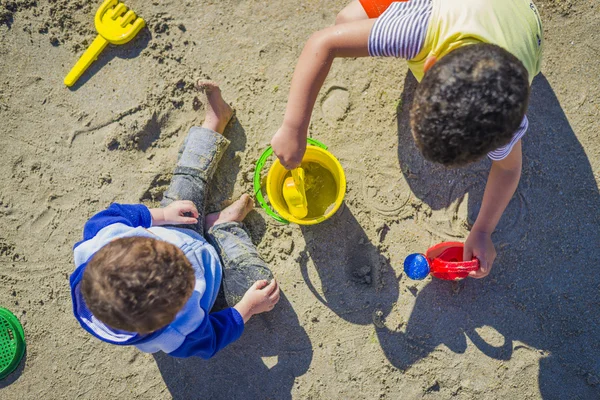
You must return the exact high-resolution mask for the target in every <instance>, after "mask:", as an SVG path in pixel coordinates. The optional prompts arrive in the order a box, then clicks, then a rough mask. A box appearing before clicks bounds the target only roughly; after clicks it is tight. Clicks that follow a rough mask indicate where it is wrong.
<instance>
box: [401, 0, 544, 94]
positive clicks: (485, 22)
mask: <svg viewBox="0 0 600 400" xmlns="http://www.w3.org/2000/svg"><path fill="white" fill-rule="evenodd" d="M474 43H491V44H495V45H498V46H500V47H502V48H504V49H505V50H507V51H508V52H510V53H511V54H513V55H514V56H515V57H517V58H518V59H519V60H520V61H521V62H522V63H523V65H524V66H525V68H526V69H527V72H528V73H529V83H530V84H531V82H532V81H533V78H534V77H535V76H536V75H537V74H538V73H539V72H540V65H541V60H542V44H543V28H542V23H541V19H540V16H539V13H538V10H537V8H536V6H535V5H534V4H533V2H532V1H530V0H433V1H432V4H431V17H430V19H429V24H428V27H427V34H426V37H425V41H424V43H423V46H422V47H421V49H420V51H419V53H418V54H417V55H416V56H415V57H414V58H411V59H410V60H409V61H408V66H409V68H410V69H411V71H412V72H413V74H414V75H415V77H416V78H417V80H418V81H421V79H422V78H423V74H424V70H423V66H424V64H425V60H426V59H427V58H428V57H430V56H435V57H437V58H438V59H439V58H442V57H444V56H445V55H446V54H448V53H449V52H451V51H452V50H455V49H458V48H459V47H462V46H465V45H469V44H474Z"/></svg>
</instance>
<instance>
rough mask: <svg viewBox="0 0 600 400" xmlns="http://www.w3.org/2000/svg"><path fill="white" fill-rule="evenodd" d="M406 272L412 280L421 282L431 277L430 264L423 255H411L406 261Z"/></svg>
mask: <svg viewBox="0 0 600 400" xmlns="http://www.w3.org/2000/svg"><path fill="white" fill-rule="evenodd" d="M404 272H405V273H406V276H408V277H409V278H410V279H413V280H416V281H420V280H421V279H425V277H426V276H427V275H429V262H428V261H427V258H426V257H425V256H424V255H423V254H418V253H415V254H411V255H409V256H408V257H406V258H405V259H404Z"/></svg>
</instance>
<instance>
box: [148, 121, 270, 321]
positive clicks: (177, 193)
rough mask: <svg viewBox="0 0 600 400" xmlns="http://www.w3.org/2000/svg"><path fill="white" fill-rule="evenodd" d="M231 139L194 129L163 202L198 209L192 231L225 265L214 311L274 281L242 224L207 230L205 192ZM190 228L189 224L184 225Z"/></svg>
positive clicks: (214, 227) (190, 131)
mask: <svg viewBox="0 0 600 400" xmlns="http://www.w3.org/2000/svg"><path fill="white" fill-rule="evenodd" d="M227 146H229V140H227V139H226V138H225V137H224V136H223V135H221V134H219V133H217V132H214V131H212V130H210V129H206V128H199V127H197V126H194V127H192V128H191V129H190V130H189V132H188V134H187V137H186V138H185V140H184V142H183V145H182V146H181V148H180V149H179V155H178V157H177V166H176V167H175V171H174V172H173V178H172V179H171V183H170V185H169V189H167V191H166V192H165V194H164V196H163V199H162V201H161V203H160V205H161V207H166V206H168V205H169V204H170V203H172V202H173V201H177V200H190V201H192V202H193V203H194V204H195V205H196V207H197V208H198V213H199V214H200V215H199V216H198V224H197V225H195V226H193V227H192V228H193V229H194V230H196V231H197V232H198V233H200V234H201V235H203V236H204V237H206V239H207V240H208V242H209V243H210V244H212V245H213V246H214V248H215V249H216V250H217V252H218V253H219V257H220V258H221V264H222V265H223V281H222V283H221V288H220V290H219V296H218V298H217V301H216V302H215V306H214V307H213V309H212V310H211V311H216V310H219V309H223V308H226V307H227V306H229V307H232V306H234V305H235V304H236V303H238V302H239V301H240V300H241V299H242V297H243V296H244V293H246V291H247V290H248V289H249V288H250V286H252V284H254V282H256V281H257V280H261V279H266V280H269V281H270V280H271V279H273V275H272V274H271V271H270V270H269V268H268V266H267V264H266V263H265V262H264V261H263V259H262V258H261V257H260V256H259V255H258V251H257V250H256V247H255V246H254V244H252V240H251V239H250V236H249V235H248V233H247V232H246V230H245V229H244V224H242V223H241V222H227V223H223V224H218V225H214V226H213V227H211V228H210V229H209V230H208V231H206V232H205V231H204V216H205V215H204V213H205V210H204V208H205V204H206V194H207V193H206V189H207V186H208V182H209V181H210V179H211V178H212V176H213V174H214V173H215V170H216V169H217V165H218V164H219V160H220V159H221V157H222V156H223V153H224V152H225V150H226V149H227ZM181 227H184V228H188V229H189V228H190V227H191V226H190V225H181Z"/></svg>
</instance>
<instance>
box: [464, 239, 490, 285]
mask: <svg viewBox="0 0 600 400" xmlns="http://www.w3.org/2000/svg"><path fill="white" fill-rule="evenodd" d="M473 257H477V258H478V259H479V269H478V270H477V271H472V272H470V273H469V276H470V277H472V278H477V279H480V278H484V277H486V276H488V275H489V273H490V272H491V270H492V264H493V263H494V260H495V259H496V249H495V248H494V243H492V235H491V233H487V232H481V231H476V230H473V231H471V233H470V234H469V237H468V238H467V241H466V242H465V250H464V252H463V260H471V259H473Z"/></svg>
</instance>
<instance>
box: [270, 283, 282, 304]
mask: <svg viewBox="0 0 600 400" xmlns="http://www.w3.org/2000/svg"><path fill="white" fill-rule="evenodd" d="M279 295H280V290H279V285H278V286H277V289H275V291H273V293H271V295H270V296H269V300H271V301H272V302H274V303H277V302H278V301H279Z"/></svg>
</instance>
